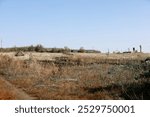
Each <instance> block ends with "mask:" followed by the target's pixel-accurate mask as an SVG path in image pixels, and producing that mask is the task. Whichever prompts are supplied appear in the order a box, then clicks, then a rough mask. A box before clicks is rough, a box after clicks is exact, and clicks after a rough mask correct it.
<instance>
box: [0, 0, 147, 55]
mask: <svg viewBox="0 0 150 117" xmlns="http://www.w3.org/2000/svg"><path fill="white" fill-rule="evenodd" d="M0 39H2V40H3V47H12V46H15V45H16V46H28V45H36V44H42V45H44V46H45V47H64V46H68V47H70V48H80V47H84V48H86V49H98V50H101V51H103V52H106V51H107V50H108V49H109V50H110V51H115V50H119V51H124V50H128V48H132V47H136V48H137V49H138V47H139V45H140V44H141V45H142V46H143V49H144V51H145V52H150V43H149V42H150V0H0Z"/></svg>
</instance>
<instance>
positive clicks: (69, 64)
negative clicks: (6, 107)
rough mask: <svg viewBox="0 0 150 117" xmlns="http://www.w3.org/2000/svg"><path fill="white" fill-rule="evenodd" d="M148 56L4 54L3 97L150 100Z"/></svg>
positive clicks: (0, 63)
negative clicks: (146, 60)
mask: <svg viewBox="0 0 150 117" xmlns="http://www.w3.org/2000/svg"><path fill="white" fill-rule="evenodd" d="M148 57H150V54H144V53H126V54H109V55H108V54H103V53H97V54H94V53H71V54H70V53H69V54H68V53H65V54H63V53H36V52H32V53H29V52H26V53H25V55H24V56H15V53H14V52H9V53H0V78H1V80H0V87H1V89H2V90H0V99H117V100H118V99H150V91H149V89H150V63H146V62H145V61H144V60H145V59H146V58H148ZM1 84H2V85H1ZM5 84H6V85H5ZM10 87H13V88H10ZM10 89H11V90H10ZM7 93H8V95H10V96H6V95H7Z"/></svg>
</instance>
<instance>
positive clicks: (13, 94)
mask: <svg viewBox="0 0 150 117" xmlns="http://www.w3.org/2000/svg"><path fill="white" fill-rule="evenodd" d="M33 99H35V98H33V97H30V96H29V95H28V94H26V93H25V92H24V91H22V90H21V89H17V88H16V87H15V86H13V85H12V84H11V83H9V82H8V81H6V80H5V79H4V78H2V77H1V76H0V100H33Z"/></svg>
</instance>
